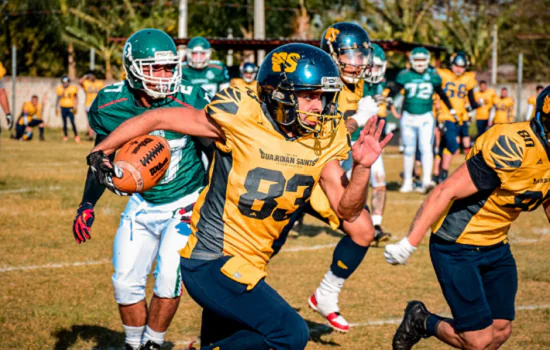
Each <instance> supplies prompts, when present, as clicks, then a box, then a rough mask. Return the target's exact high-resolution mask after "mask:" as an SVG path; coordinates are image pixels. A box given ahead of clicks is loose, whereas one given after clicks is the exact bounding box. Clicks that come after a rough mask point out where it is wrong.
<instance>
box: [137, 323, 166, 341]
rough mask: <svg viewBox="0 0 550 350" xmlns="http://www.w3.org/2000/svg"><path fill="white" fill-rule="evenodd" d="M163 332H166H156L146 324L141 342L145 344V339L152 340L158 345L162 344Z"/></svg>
mask: <svg viewBox="0 0 550 350" xmlns="http://www.w3.org/2000/svg"><path fill="white" fill-rule="evenodd" d="M164 334H166V332H156V331H154V330H152V329H151V328H149V326H146V327H145V333H143V341H142V344H145V343H147V341H149V340H152V341H153V342H155V343H157V344H158V345H162V344H163V343H164Z"/></svg>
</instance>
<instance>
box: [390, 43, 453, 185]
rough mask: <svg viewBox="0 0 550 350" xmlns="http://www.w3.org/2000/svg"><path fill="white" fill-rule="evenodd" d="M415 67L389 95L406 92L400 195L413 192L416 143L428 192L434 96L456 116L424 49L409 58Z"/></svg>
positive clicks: (431, 156) (427, 52)
mask: <svg viewBox="0 0 550 350" xmlns="http://www.w3.org/2000/svg"><path fill="white" fill-rule="evenodd" d="M410 63H411V67H412V68H407V69H404V70H402V71H401V72H400V73H399V75H398V76H397V78H396V81H395V85H394V87H393V88H392V90H391V92H390V97H392V98H393V97H394V96H395V95H396V94H397V93H398V92H399V91H401V90H403V89H404V90H405V95H404V97H405V98H404V101H403V115H402V116H399V117H400V119H401V133H402V138H403V143H404V145H405V154H404V157H403V168H404V169H403V185H402V186H401V189H400V192H412V191H413V167H414V157H415V153H416V142H417V140H419V145H418V149H419V150H420V154H421V161H422V187H421V188H420V189H419V192H422V193H426V191H427V190H428V188H429V186H430V182H431V180H432V167H433V150H432V144H433V138H434V128H435V121H434V117H433V113H432V107H433V99H432V96H433V94H434V92H435V93H437V94H438V95H439V97H440V98H441V101H443V103H445V105H446V106H447V107H448V108H449V110H451V114H453V115H455V116H456V112H455V111H454V109H453V108H452V106H451V102H450V101H449V98H448V97H447V95H446V94H445V92H444V91H443V89H442V88H441V77H440V76H439V74H437V72H436V71H435V69H433V68H431V67H430V53H429V51H428V50H426V49H425V48H423V47H417V48H415V49H413V50H412V52H411V55H410Z"/></svg>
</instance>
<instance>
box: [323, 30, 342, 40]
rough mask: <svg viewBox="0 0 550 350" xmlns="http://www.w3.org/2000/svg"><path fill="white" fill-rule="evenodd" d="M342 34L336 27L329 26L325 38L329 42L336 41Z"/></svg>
mask: <svg viewBox="0 0 550 350" xmlns="http://www.w3.org/2000/svg"><path fill="white" fill-rule="evenodd" d="M338 34H340V30H338V29H336V28H332V27H331V28H329V29H327V33H326V34H325V40H328V41H329V42H331V43H332V42H334V41H335V40H336V37H337V36H338Z"/></svg>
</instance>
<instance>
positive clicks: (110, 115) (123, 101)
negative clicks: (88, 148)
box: [88, 81, 208, 204]
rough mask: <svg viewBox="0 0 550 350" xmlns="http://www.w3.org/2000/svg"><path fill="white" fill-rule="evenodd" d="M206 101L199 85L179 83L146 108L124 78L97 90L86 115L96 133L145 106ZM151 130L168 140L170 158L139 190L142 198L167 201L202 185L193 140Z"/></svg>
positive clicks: (203, 177) (202, 175)
mask: <svg viewBox="0 0 550 350" xmlns="http://www.w3.org/2000/svg"><path fill="white" fill-rule="evenodd" d="M206 104H208V96H207V95H206V94H205V93H204V91H203V90H202V89H201V88H200V87H193V86H187V85H184V83H182V84H181V85H180V89H179V92H178V93H176V94H174V95H170V96H168V97H166V98H164V99H161V100H158V101H156V102H154V103H153V104H152V106H151V107H150V108H145V107H142V106H140V105H139V104H138V102H137V100H136V96H135V95H134V93H133V92H132V91H131V88H130V87H129V86H128V82H126V81H121V82H118V83H115V84H113V85H110V86H107V87H105V88H103V89H101V90H100V91H99V94H98V95H97V97H96V98H95V100H94V102H93V104H92V106H91V107H90V112H89V113H88V118H89V122H90V126H91V127H92V129H94V131H95V132H96V133H97V134H98V135H102V136H106V135H108V134H110V133H111V132H112V131H113V130H115V129H116V128H117V127H118V126H119V125H120V124H122V123H123V122H124V121H125V120H127V119H130V118H132V117H135V116H137V115H140V114H142V113H143V112H145V111H147V110H148V109H155V108H165V107H182V106H184V107H195V108H198V109H202V108H204V106H206ZM151 134H152V135H157V136H162V137H164V138H165V139H166V140H168V143H169V144H170V152H171V159H170V167H169V168H168V171H167V172H166V175H164V178H163V179H162V181H161V182H160V183H159V184H158V185H156V186H155V187H154V188H152V189H150V190H149V191H147V192H144V193H142V194H141V196H142V197H143V199H145V200H146V201H148V202H150V203H153V204H164V203H170V202H173V201H175V200H177V199H180V198H182V197H185V196H187V195H189V194H191V193H194V192H196V191H197V190H199V189H200V188H201V187H203V186H204V185H205V182H206V174H205V172H204V167H203V164H202V162H201V159H200V156H199V151H198V150H197V148H196V145H195V142H194V141H193V139H192V138H191V137H190V136H188V135H182V134H179V133H176V132H173V131H164V130H156V131H154V132H152V133H151Z"/></svg>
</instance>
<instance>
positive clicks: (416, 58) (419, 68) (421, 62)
mask: <svg viewBox="0 0 550 350" xmlns="http://www.w3.org/2000/svg"><path fill="white" fill-rule="evenodd" d="M411 66H412V69H413V70H414V71H415V72H418V73H424V72H425V71H426V69H428V67H429V66H430V55H426V54H423V53H416V54H414V55H411Z"/></svg>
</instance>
